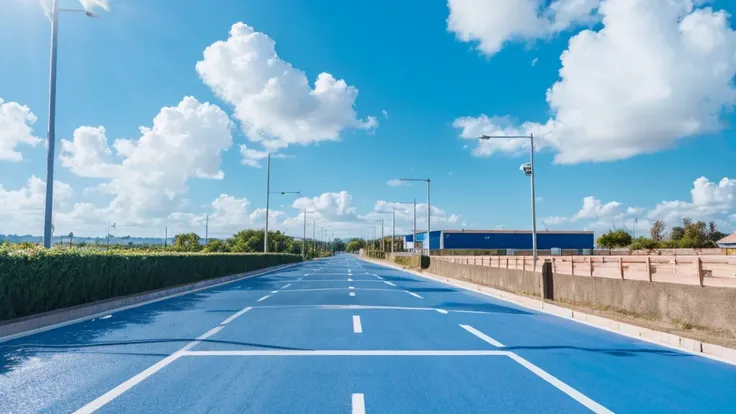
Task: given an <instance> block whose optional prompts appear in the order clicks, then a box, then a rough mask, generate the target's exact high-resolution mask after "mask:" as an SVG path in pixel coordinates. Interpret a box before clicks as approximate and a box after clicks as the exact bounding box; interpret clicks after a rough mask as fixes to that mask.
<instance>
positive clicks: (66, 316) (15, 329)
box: [0, 262, 305, 343]
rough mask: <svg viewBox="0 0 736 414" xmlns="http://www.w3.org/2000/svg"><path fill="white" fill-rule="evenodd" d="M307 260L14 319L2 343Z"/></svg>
mask: <svg viewBox="0 0 736 414" xmlns="http://www.w3.org/2000/svg"><path fill="white" fill-rule="evenodd" d="M303 263H305V262H298V263H291V264H286V265H278V266H272V267H267V268H263V269H258V270H252V271H250V272H245V273H238V274H236V275H230V276H223V277H219V278H215V279H208V280H203V281H200V282H195V283H190V284H187V285H179V286H175V287H169V288H163V289H159V290H154V291H150V292H143V293H136V294H134V295H129V296H123V297H119V298H111V299H105V300H102V301H98V302H92V303H87V304H82V305H77V306H72V307H69V308H62V309H57V310H53V311H49V312H44V313H40V314H37V315H30V316H26V317H22V318H18V319H11V320H10V321H9V322H7V323H5V324H2V325H0V343H3V342H7V341H10V340H13V339H17V338H22V337H24V336H28V335H33V334H37V333H41V332H45V331H49V330H51V329H55V328H61V327H63V326H67V325H72V324H75V323H77V322H84V321H87V320H90V319H95V318H99V317H102V316H105V315H109V314H110V313H114V312H120V311H124V310H127V309H132V308H137V307H139V306H144V305H148V304H150V303H156V302H160V301H163V300H166V299H171V298H175V297H178V296H183V295H186V294H189V293H194V292H199V291H201V290H205V289H210V288H213V287H217V286H222V285H226V284H228V283H234V282H238V281H241V280H245V279H250V278H253V277H257V276H263V275H265V274H267V273H271V272H275V271H278V270H282V269H286V268H289V267H293V266H297V265H299V264H303Z"/></svg>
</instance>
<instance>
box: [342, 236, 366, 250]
mask: <svg viewBox="0 0 736 414" xmlns="http://www.w3.org/2000/svg"><path fill="white" fill-rule="evenodd" d="M363 248H365V240H363V239H352V240H350V241H349V242H348V244H347V246H345V251H346V252H349V253H357V252H359V251H360V249H363Z"/></svg>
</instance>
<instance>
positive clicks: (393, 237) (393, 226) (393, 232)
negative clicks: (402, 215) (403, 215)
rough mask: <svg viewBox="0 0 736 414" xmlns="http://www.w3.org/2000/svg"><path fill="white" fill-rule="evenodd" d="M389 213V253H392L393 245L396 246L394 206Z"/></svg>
mask: <svg viewBox="0 0 736 414" xmlns="http://www.w3.org/2000/svg"><path fill="white" fill-rule="evenodd" d="M393 207H394V208H393V211H392V212H391V253H392V254H393V253H394V244H396V204H394V206H393Z"/></svg>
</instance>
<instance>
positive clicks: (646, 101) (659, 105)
mask: <svg viewBox="0 0 736 414" xmlns="http://www.w3.org/2000/svg"><path fill="white" fill-rule="evenodd" d="M696 3H699V2H693V1H690V0H647V1H640V0H604V1H602V2H601V4H600V7H599V9H598V10H599V12H600V14H601V15H602V16H603V26H602V28H601V29H600V30H599V31H593V30H584V31H582V32H580V33H579V34H577V35H576V36H574V37H573V38H572V39H570V42H569V46H568V49H567V50H566V51H565V52H564V53H563V54H562V56H561V61H562V68H561V69H560V79H559V80H558V81H557V82H556V83H555V84H554V85H553V86H552V87H551V88H550V89H549V90H548V91H547V102H548V103H549V106H550V109H551V112H552V113H553V114H554V116H553V118H551V119H549V120H548V121H547V122H546V123H543V124H540V123H534V122H525V123H522V124H510V125H509V122H508V118H505V117H500V118H499V117H487V116H485V115H482V116H480V117H475V118H473V117H465V118H459V119H458V120H456V123H455V126H456V127H458V128H462V132H461V137H463V138H469V139H470V138H473V139H474V138H475V136H474V134H475V133H476V132H478V131H479V130H481V129H483V130H489V131H500V132H502V133H505V134H511V133H514V134H516V133H519V134H520V135H528V134H529V133H534V134H535V135H537V136H539V137H540V140H539V142H540V146H541V147H551V148H553V149H554V150H555V151H557V155H556V157H555V162H557V163H563V164H573V163H580V162H589V161H613V160H619V159H625V158H629V157H632V156H635V155H638V154H646V153H652V152H656V151H659V150H662V149H666V148H669V147H672V146H673V145H675V144H676V143H677V141H679V140H680V139H683V138H687V137H696V136H699V135H703V134H707V133H710V132H713V131H717V130H718V129H719V128H720V127H721V121H720V116H721V115H722V113H723V112H724V110H730V109H731V108H732V106H733V104H734V102H736V88H735V87H734V85H733V83H732V79H733V78H734V75H735V74H736V33H734V31H733V30H732V29H731V28H730V27H729V22H728V17H729V16H728V14H727V13H726V12H725V11H722V10H721V11H714V10H713V9H711V8H697V7H696V6H695V5H694V4H696ZM521 145H523V144H508V146H506V147H504V146H502V145H501V144H500V143H495V144H491V143H481V144H480V145H479V147H478V148H476V150H475V151H474V154H475V155H476V156H488V155H491V154H492V153H493V152H497V151H503V152H512V153H513V152H518V150H519V146H521ZM489 146H490V147H489Z"/></svg>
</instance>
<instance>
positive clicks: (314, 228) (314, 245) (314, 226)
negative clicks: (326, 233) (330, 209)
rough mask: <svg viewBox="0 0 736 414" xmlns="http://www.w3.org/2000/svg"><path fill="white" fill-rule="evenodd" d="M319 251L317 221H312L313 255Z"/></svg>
mask: <svg viewBox="0 0 736 414" xmlns="http://www.w3.org/2000/svg"><path fill="white" fill-rule="evenodd" d="M316 251H317V219H314V220H313V221H312V253H314V252H316Z"/></svg>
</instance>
